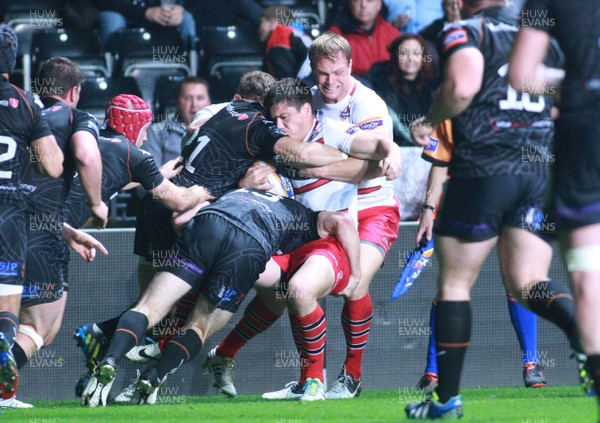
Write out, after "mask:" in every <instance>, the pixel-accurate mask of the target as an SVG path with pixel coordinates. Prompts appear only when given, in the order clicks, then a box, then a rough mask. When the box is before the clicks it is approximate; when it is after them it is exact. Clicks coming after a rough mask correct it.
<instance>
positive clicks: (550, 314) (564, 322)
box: [523, 281, 582, 351]
mask: <svg viewBox="0 0 600 423" xmlns="http://www.w3.org/2000/svg"><path fill="white" fill-rule="evenodd" d="M523 295H524V296H525V295H527V303H528V304H529V307H531V310H532V311H534V312H535V313H536V314H537V315H538V316H541V317H543V318H544V319H546V320H549V321H551V322H552V323H554V324H556V325H557V326H558V327H559V328H561V329H562V330H563V331H564V332H565V333H566V334H567V337H568V338H569V342H570V343H571V348H573V349H575V350H577V351H582V349H581V345H580V344H579V340H578V339H577V325H576V323H575V300H574V299H573V296H572V295H571V294H570V293H569V291H568V290H567V289H566V288H565V287H564V286H563V285H562V284H560V283H558V282H554V281H543V282H539V283H537V284H536V285H535V286H534V287H533V288H531V290H530V291H529V292H527V293H523Z"/></svg>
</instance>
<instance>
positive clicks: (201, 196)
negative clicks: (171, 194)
mask: <svg viewBox="0 0 600 423" xmlns="http://www.w3.org/2000/svg"><path fill="white" fill-rule="evenodd" d="M186 194H187V195H189V196H191V198H192V199H193V201H192V203H194V204H198V203H204V202H205V201H210V200H214V199H215V197H214V195H212V194H211V193H210V191H209V190H207V189H206V188H204V187H203V186H200V185H192V186H191V187H189V188H187V192H186Z"/></svg>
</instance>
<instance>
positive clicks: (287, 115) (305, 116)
mask: <svg viewBox="0 0 600 423" xmlns="http://www.w3.org/2000/svg"><path fill="white" fill-rule="evenodd" d="M265 107H266V108H267V110H269V112H270V114H271V118H272V119H273V121H274V122H275V124H276V125H277V127H278V128H279V129H281V130H282V131H283V132H284V133H285V134H286V135H289V136H291V137H293V138H296V139H300V140H302V139H304V138H305V137H306V136H307V135H308V133H309V132H310V131H311V130H312V127H313V123H314V117H313V103H312V95H311V92H310V88H309V87H308V86H306V85H305V84H304V83H303V82H301V81H299V80H297V79H294V78H285V79H283V80H281V81H277V82H276V83H275V85H273V87H271V89H270V90H269V92H268V93H267V96H266V97H265Z"/></svg>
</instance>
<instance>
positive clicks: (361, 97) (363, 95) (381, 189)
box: [312, 77, 396, 210]
mask: <svg viewBox="0 0 600 423" xmlns="http://www.w3.org/2000/svg"><path fill="white" fill-rule="evenodd" d="M351 84H352V86H351V88H350V91H348V94H347V95H346V97H344V98H343V99H342V100H341V101H339V102H337V103H333V104H330V103H325V102H324V101H323V97H322V95H321V92H320V91H319V89H318V88H317V87H316V86H314V87H313V88H312V94H313V102H314V108H315V111H316V114H317V119H318V120H323V119H324V118H330V119H334V120H338V121H343V122H348V123H351V124H354V125H357V126H359V127H360V128H361V129H363V130H371V129H377V128H379V127H381V126H382V125H385V127H386V128H387V132H388V136H389V139H390V140H393V135H392V118H391V117H390V114H389V113H388V111H387V106H386V105H385V102H384V101H383V100H382V99H381V97H379V96H378V95H377V94H376V93H375V91H373V90H371V89H370V88H367V87H365V86H364V85H363V84H361V83H360V82H359V81H357V80H356V79H354V78H353V77H351ZM394 205H396V201H395V199H394V187H393V184H392V182H391V181H388V180H386V179H385V177H380V178H375V179H369V180H366V181H361V182H359V183H358V209H359V210H363V209H368V208H370V207H375V206H394Z"/></svg>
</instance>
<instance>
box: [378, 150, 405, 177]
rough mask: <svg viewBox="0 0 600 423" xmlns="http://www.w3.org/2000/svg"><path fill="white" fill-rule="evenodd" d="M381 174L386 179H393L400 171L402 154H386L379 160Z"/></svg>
mask: <svg viewBox="0 0 600 423" xmlns="http://www.w3.org/2000/svg"><path fill="white" fill-rule="evenodd" d="M379 169H381V174H382V176H385V178H386V179H387V180H388V181H393V180H394V179H396V178H397V177H398V176H400V173H401V172H402V156H401V155H400V154H397V155H394V156H388V157H386V158H385V159H383V160H381V161H380V162H379Z"/></svg>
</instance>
